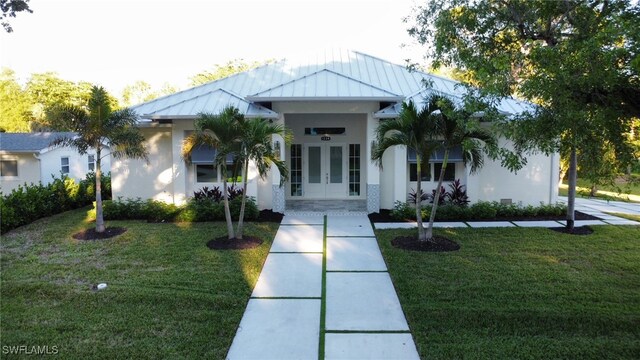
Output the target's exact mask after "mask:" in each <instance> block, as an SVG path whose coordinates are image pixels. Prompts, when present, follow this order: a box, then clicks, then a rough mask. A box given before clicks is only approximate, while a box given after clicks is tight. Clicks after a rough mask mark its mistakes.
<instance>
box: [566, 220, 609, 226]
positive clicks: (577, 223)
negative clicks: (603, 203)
mask: <svg viewBox="0 0 640 360" xmlns="http://www.w3.org/2000/svg"><path fill="white" fill-rule="evenodd" d="M585 225H607V224H606V223H605V222H603V221H601V220H576V221H575V222H574V223H573V226H585Z"/></svg>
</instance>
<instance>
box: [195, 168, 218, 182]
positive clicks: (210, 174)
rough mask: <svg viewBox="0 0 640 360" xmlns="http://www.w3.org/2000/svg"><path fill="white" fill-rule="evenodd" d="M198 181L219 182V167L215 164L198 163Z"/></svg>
mask: <svg viewBox="0 0 640 360" xmlns="http://www.w3.org/2000/svg"><path fill="white" fill-rule="evenodd" d="M196 182H199V183H213V182H218V169H216V168H215V167H214V166H213V165H196Z"/></svg>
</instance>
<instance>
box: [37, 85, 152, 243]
mask: <svg viewBox="0 0 640 360" xmlns="http://www.w3.org/2000/svg"><path fill="white" fill-rule="evenodd" d="M111 104H112V99H111V98H110V96H109V94H108V93H107V91H106V90H105V89H104V88H103V87H98V86H94V87H92V88H91V97H90V98H89V101H88V103H87V104H86V106H73V105H57V106H54V107H53V108H51V109H50V110H49V113H48V115H49V118H50V119H51V124H52V127H53V128H54V129H55V128H62V129H70V130H71V131H73V132H75V133H76V134H77V135H76V136H74V137H61V138H58V139H57V140H55V141H54V142H53V143H52V144H51V145H52V146H69V147H72V148H75V149H76V150H77V151H78V153H80V154H86V153H87V151H88V150H89V149H95V152H96V232H98V233H102V232H104V231H105V225H104V217H103V212H102V195H101V179H102V169H101V166H100V165H101V161H102V158H103V157H104V156H108V154H103V152H104V150H105V149H108V150H109V152H110V154H111V156H112V157H114V158H116V159H122V158H131V159H144V160H147V154H148V152H147V149H146V148H145V146H144V144H143V142H144V136H142V134H141V133H140V130H139V129H138V128H137V127H136V123H137V120H138V116H137V114H136V113H135V112H134V111H132V110H130V109H128V108H125V109H120V110H114V109H112V108H111Z"/></svg>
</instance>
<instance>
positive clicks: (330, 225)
mask: <svg viewBox="0 0 640 360" xmlns="http://www.w3.org/2000/svg"><path fill="white" fill-rule="evenodd" d="M327 236H361V237H369V236H374V234H373V228H371V222H370V221H369V218H368V217H367V216H364V215H361V216H336V215H327Z"/></svg>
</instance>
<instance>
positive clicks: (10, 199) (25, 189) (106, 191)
mask: <svg viewBox="0 0 640 360" xmlns="http://www.w3.org/2000/svg"><path fill="white" fill-rule="evenodd" d="M102 188H103V192H102V194H103V199H108V198H111V177H110V176H109V175H108V174H107V175H106V176H103V178H102ZM0 198H1V199H2V201H1V203H0V212H1V216H2V222H1V224H0V232H1V233H5V232H7V231H9V230H12V229H15V228H17V227H19V226H22V225H26V224H29V223H31V222H33V221H35V220H37V219H40V218H42V217H46V216H51V215H54V214H58V213H61V212H63V211H67V210H72V209H76V208H79V207H83V206H87V205H89V204H91V203H92V202H93V201H94V200H95V174H93V173H89V174H87V177H86V179H84V180H82V181H80V182H78V183H76V182H75V181H74V180H73V179H71V178H69V177H67V176H62V177H60V178H56V177H53V180H52V181H51V183H49V184H47V185H43V184H42V183H38V184H29V185H27V184H24V185H20V186H18V187H17V188H16V189H14V190H13V191H12V192H11V193H9V194H6V195H3V196H1V197H0Z"/></svg>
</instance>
